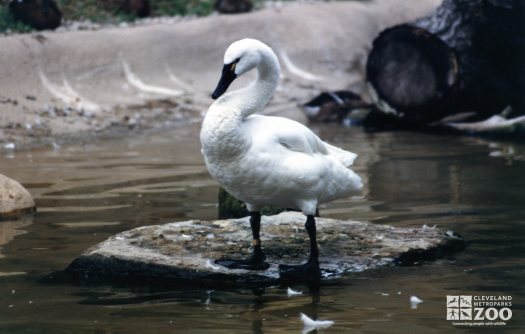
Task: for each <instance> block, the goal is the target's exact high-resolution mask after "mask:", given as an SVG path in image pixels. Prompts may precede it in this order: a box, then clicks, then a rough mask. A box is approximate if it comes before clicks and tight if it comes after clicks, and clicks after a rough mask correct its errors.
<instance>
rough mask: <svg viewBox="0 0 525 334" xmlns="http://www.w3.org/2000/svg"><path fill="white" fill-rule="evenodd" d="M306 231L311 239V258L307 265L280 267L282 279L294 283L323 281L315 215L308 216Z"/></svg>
mask: <svg viewBox="0 0 525 334" xmlns="http://www.w3.org/2000/svg"><path fill="white" fill-rule="evenodd" d="M305 228H306V231H307V232H308V236H309V237H310V258H309V259H308V261H307V262H306V263H305V264H301V265H293V266H292V265H285V264H282V265H280V266H279V274H280V276H281V279H285V280H292V281H317V280H320V279H321V268H319V251H318V249H317V230H316V227H315V218H314V216H313V215H308V216H306V223H305Z"/></svg>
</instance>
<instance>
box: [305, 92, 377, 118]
mask: <svg viewBox="0 0 525 334" xmlns="http://www.w3.org/2000/svg"><path fill="white" fill-rule="evenodd" d="M302 107H303V110H304V112H305V114H306V116H307V117H308V119H309V120H311V121H314V122H339V123H341V122H342V121H343V120H344V119H345V118H346V116H347V115H348V114H349V113H350V112H351V111H352V110H354V109H360V108H367V107H369V105H368V104H367V103H366V102H364V101H363V100H362V99H361V97H360V96H359V95H357V94H355V93H353V92H350V91H345V90H340V91H335V92H323V93H321V94H319V95H318V96H316V97H315V98H314V99H312V100H310V101H308V102H306V103H305V104H303V105H302Z"/></svg>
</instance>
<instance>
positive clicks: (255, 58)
mask: <svg viewBox="0 0 525 334" xmlns="http://www.w3.org/2000/svg"><path fill="white" fill-rule="evenodd" d="M268 51H270V53H271V54H273V51H272V49H271V48H270V47H269V46H268V45H266V44H264V43H263V42H261V41H259V40H256V39H251V38H244V39H241V40H238V41H237V42H233V43H232V44H231V45H230V46H229V47H228V49H227V50H226V53H225V54H224V67H223V68H222V75H221V79H220V80H219V83H218V84H217V88H215V91H214V92H213V94H212V95H211V97H212V98H214V99H216V98H218V97H219V96H221V95H222V94H224V93H225V92H226V90H227V89H228V87H229V86H230V84H231V83H232V82H233V80H235V79H236V78H237V77H239V76H241V75H243V74H244V73H246V72H248V71H250V70H252V69H254V68H255V67H257V65H259V63H260V62H261V59H262V53H263V52H268Z"/></svg>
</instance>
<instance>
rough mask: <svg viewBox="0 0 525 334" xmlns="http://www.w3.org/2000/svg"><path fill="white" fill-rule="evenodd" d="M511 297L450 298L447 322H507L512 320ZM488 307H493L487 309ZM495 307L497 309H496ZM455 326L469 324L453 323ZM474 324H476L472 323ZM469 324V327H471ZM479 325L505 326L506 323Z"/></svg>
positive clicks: (448, 300) (448, 299)
mask: <svg viewBox="0 0 525 334" xmlns="http://www.w3.org/2000/svg"><path fill="white" fill-rule="evenodd" d="M510 300H512V297H511V296H464V295H461V296H448V295H447V305H446V306H447V320H460V321H464V320H467V321H485V320H489V321H494V320H499V321H501V320H503V321H507V320H509V319H510V318H512V310H511V309H510V308H509V307H503V308H502V307H501V306H511V305H512V302H510ZM487 306H492V307H489V308H486V307H487ZM494 306H495V307H494ZM452 324H453V325H467V323H452ZM470 324H474V323H470ZM470 324H469V325H470ZM477 324H478V325H496V324H497V325H503V324H505V323H488V322H487V323H477Z"/></svg>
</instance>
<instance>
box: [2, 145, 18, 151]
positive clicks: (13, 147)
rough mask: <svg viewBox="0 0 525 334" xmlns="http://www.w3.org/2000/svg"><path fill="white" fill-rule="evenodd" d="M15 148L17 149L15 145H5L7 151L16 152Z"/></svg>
mask: <svg viewBox="0 0 525 334" xmlns="http://www.w3.org/2000/svg"><path fill="white" fill-rule="evenodd" d="M15 147H16V145H15V143H7V144H5V145H4V148H5V149H6V150H14V149H15Z"/></svg>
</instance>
